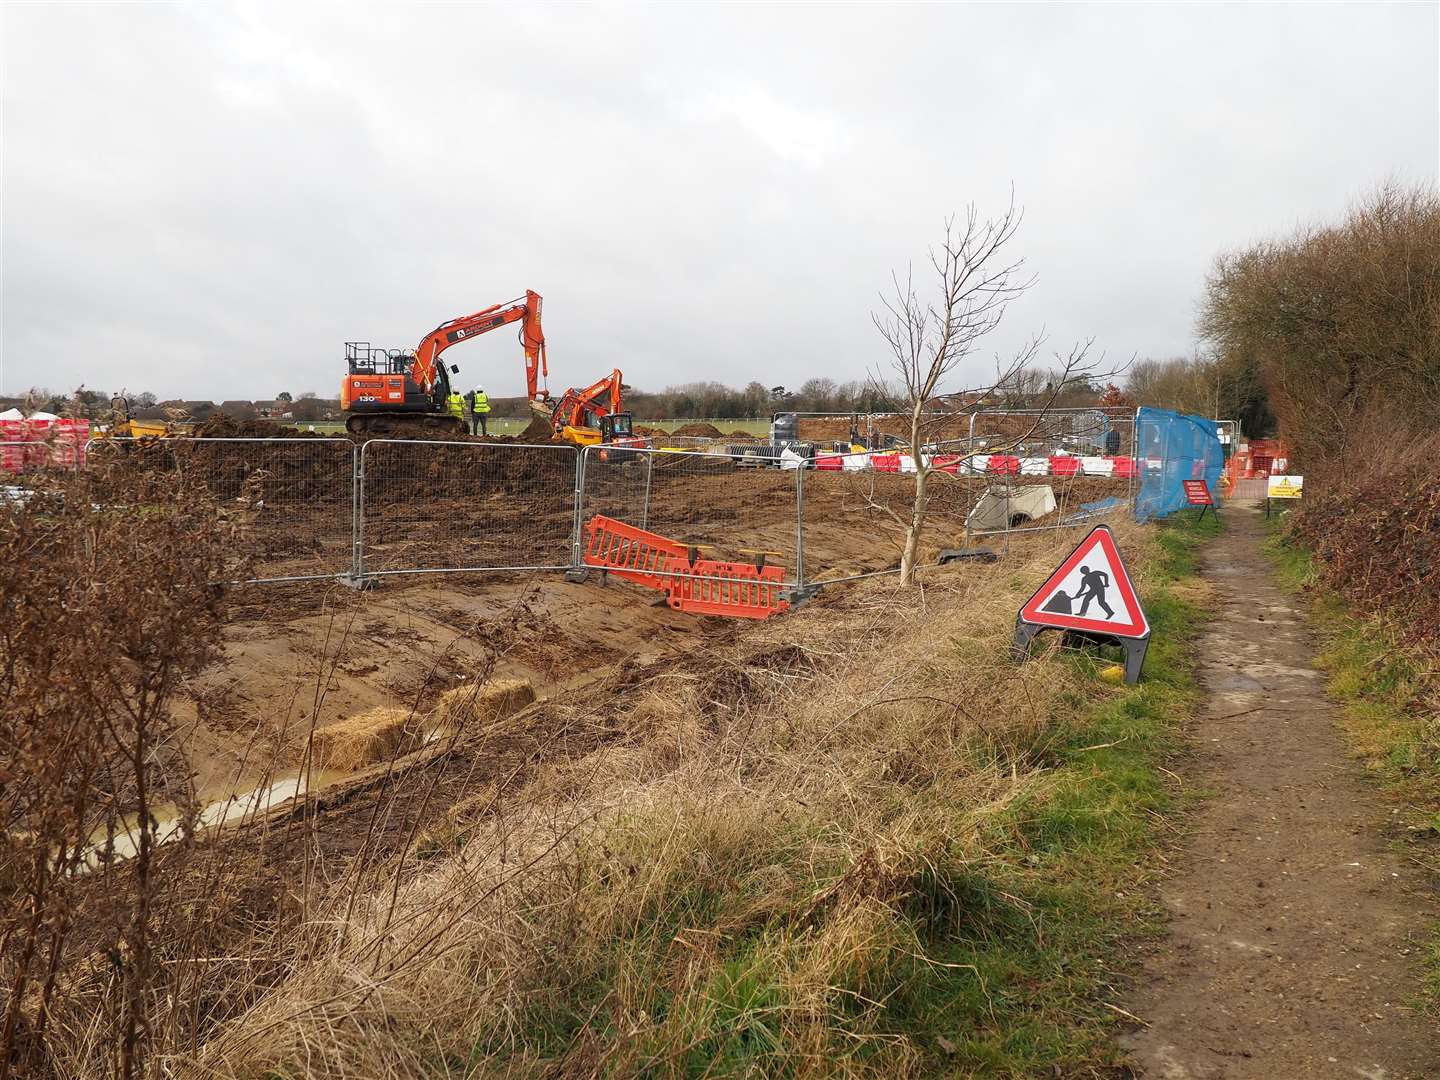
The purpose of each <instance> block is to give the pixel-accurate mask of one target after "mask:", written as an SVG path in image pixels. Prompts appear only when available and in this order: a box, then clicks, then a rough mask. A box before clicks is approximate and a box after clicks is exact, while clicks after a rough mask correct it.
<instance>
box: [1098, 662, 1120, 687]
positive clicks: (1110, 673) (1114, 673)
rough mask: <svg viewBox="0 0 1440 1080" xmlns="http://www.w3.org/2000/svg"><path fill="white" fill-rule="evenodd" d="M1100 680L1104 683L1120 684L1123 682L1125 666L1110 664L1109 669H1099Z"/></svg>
mask: <svg viewBox="0 0 1440 1080" xmlns="http://www.w3.org/2000/svg"><path fill="white" fill-rule="evenodd" d="M1100 678H1102V679H1104V680H1105V681H1106V682H1113V683H1121V682H1124V681H1125V666H1124V665H1123V664H1111V665H1110V666H1109V667H1106V668H1101V669H1100Z"/></svg>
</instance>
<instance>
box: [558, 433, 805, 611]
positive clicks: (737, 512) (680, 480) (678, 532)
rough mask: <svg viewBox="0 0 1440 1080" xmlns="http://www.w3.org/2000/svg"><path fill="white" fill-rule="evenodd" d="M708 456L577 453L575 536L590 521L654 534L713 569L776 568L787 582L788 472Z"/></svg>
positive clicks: (738, 458)
mask: <svg viewBox="0 0 1440 1080" xmlns="http://www.w3.org/2000/svg"><path fill="white" fill-rule="evenodd" d="M723 446H724V444H717V448H716V449H712V450H710V451H706V452H702V451H700V450H666V449H635V450H632V449H621V448H614V447H604V446H592V447H587V448H586V449H585V452H584V464H583V468H582V476H583V485H582V492H581V498H580V503H579V520H580V526H581V530H582V532H583V531H584V530H585V529H586V528H587V526H588V525H589V524H590V523H591V522H592V521H593V520H594V518H595V517H596V515H600V516H602V517H605V518H609V519H612V520H615V521H619V522H623V523H624V524H626V525H629V526H634V527H636V528H640V529H644V530H647V531H649V532H652V533H656V534H659V535H661V536H663V537H666V538H667V539H669V540H671V541H674V542H675V543H677V544H679V545H682V546H684V547H685V548H687V549H688V550H692V551H693V552H694V553H695V555H697V556H699V557H701V558H705V559H709V560H711V561H720V562H737V563H751V564H754V563H761V564H763V565H764V566H766V567H776V566H778V567H781V568H782V569H783V578H784V582H785V584H787V585H789V584H793V583H794V581H795V577H794V575H795V569H796V560H797V555H798V522H797V491H796V484H797V479H796V475H797V474H796V470H794V469H782V468H780V467H779V465H778V462H777V461H776V460H775V459H773V458H766V457H746V456H742V455H737V454H732V453H730V452H728V451H726V450H724V449H722V448H720V447H723Z"/></svg>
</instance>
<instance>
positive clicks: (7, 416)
mask: <svg viewBox="0 0 1440 1080" xmlns="http://www.w3.org/2000/svg"><path fill="white" fill-rule="evenodd" d="M89 439H90V421H88V420H66V419H63V418H61V417H59V416H54V415H52V414H50V413H35V414H34V415H32V416H25V415H24V414H23V413H21V412H20V410H19V409H10V410H7V411H6V412H3V413H0V443H4V446H3V448H0V471H4V472H9V473H18V472H21V471H22V470H24V469H34V468H41V467H44V466H53V467H57V468H65V469H71V468H77V467H79V466H83V465H84V464H85V444H86V443H87V442H88V441H89Z"/></svg>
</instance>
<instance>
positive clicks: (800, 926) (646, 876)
mask: <svg viewBox="0 0 1440 1080" xmlns="http://www.w3.org/2000/svg"><path fill="white" fill-rule="evenodd" d="M1120 533H1121V535H1120V541H1121V545H1122V548H1123V549H1124V550H1126V551H1127V552H1130V553H1132V557H1133V556H1134V555H1138V554H1140V553H1141V552H1147V551H1148V542H1147V541H1145V540H1144V539H1142V536H1141V534H1140V532H1139V531H1138V530H1132V529H1128V528H1122V529H1121V530H1120ZM1073 542H1074V537H1073V536H1071V535H1068V534H1062V535H1059V536H1055V537H1046V538H1041V539H1031V540H1027V541H1024V542H1023V543H1016V544H1012V551H1011V557H1010V558H1009V559H1007V560H1006V561H1005V562H1003V563H1001V564H998V565H995V566H990V567H981V566H965V567H962V568H955V569H946V570H937V571H933V572H932V573H931V581H930V584H929V585H928V586H927V587H926V588H925V589H924V590H923V591H909V592H904V593H900V592H897V591H895V589H894V587H893V585H892V584H891V583H889V582H885V581H881V582H875V583H870V584H867V585H865V586H862V587H859V588H857V589H855V590H854V591H852V592H849V593H847V594H845V599H844V600H843V601H841V602H840V603H838V604H833V605H831V604H826V603H824V602H822V603H820V604H817V605H814V606H812V607H810V608H808V609H806V610H803V611H801V612H800V613H798V614H796V615H795V616H793V617H791V618H789V619H786V620H781V621H776V622H774V623H772V624H765V625H764V626H761V627H756V628H754V630H753V631H752V634H753V637H752V638H750V639H749V641H750V644H751V645H756V644H757V643H758V645H759V646H760V647H761V648H760V651H759V652H757V653H754V654H752V655H768V659H767V660H765V661H764V662H756V663H752V664H750V665H748V666H745V667H740V668H735V669H730V668H727V667H726V666H725V664H724V662H723V658H722V657H720V656H717V657H716V658H715V660H714V662H712V663H710V664H708V665H707V664H705V663H699V664H696V665H694V666H691V667H682V668H679V669H675V670H673V671H670V672H660V673H657V674H656V675H655V676H654V677H650V678H645V679H641V680H640V681H639V682H638V683H637V684H627V685H622V686H618V687H615V688H612V692H607V693H597V694H596V695H594V698H593V700H589V701H585V702H578V703H569V704H568V705H566V706H565V707H563V708H559V707H557V708H555V709H550V710H548V711H547V712H546V713H545V717H547V718H548V720H547V721H546V722H553V723H556V724H557V725H559V727H557V730H561V729H563V730H567V731H576V730H594V731H597V732H598V731H601V730H604V731H606V732H609V733H610V734H611V736H612V737H610V738H608V739H605V740H603V741H597V745H598V746H599V748H598V749H594V750H593V751H591V752H588V753H585V752H578V753H577V752H574V751H573V748H574V746H575V745H577V744H576V743H573V742H572V743H566V744H564V745H566V746H567V747H570V748H571V752H570V753H569V755H568V756H567V755H563V754H551V755H541V756H542V758H543V761H542V762H540V763H539V764H538V767H536V768H534V769H532V770H530V771H529V772H527V774H526V776H525V778H524V780H523V782H522V783H519V784H517V785H516V786H515V787H514V788H513V789H512V790H509V791H508V792H507V793H506V796H505V798H504V799H501V798H500V797H499V787H498V786H497V787H494V788H492V789H491V790H488V791H481V792H480V794H479V795H477V796H475V797H473V798H471V799H469V800H467V801H466V802H465V803H463V804H461V805H458V806H456V807H454V808H453V809H452V812H451V814H450V815H449V818H448V821H447V824H446V828H447V837H446V844H447V848H446V850H454V849H455V848H458V850H457V851H454V853H453V854H448V855H445V856H444V857H441V858H439V859H436V860H433V861H431V862H429V863H428V865H427V866H426V868H425V869H424V870H422V871H420V872H414V873H408V874H406V875H405V876H404V877H403V879H402V878H400V877H396V878H395V879H394V880H393V882H392V884H388V885H386V887H385V888H384V889H381V890H377V891H376V892H375V893H373V894H372V895H369V896H361V897H354V896H351V897H345V898H343V899H341V900H337V901H336V903H335V905H334V906H333V907H332V908H331V909H330V910H326V911H321V912H319V913H317V914H316V915H315V916H314V917H313V918H312V920H311V921H310V923H309V925H308V926H307V927H305V928H304V932H303V933H301V934H298V935H297V941H303V942H304V955H303V956H299V955H297V956H296V957H295V959H294V962H293V963H292V964H291V968H292V974H291V975H290V976H289V977H288V978H286V979H284V980H283V981H281V982H280V983H279V985H278V986H276V987H275V988H274V989H273V991H271V992H269V993H267V994H265V995H263V996H262V997H261V998H260V999H259V1000H258V1001H256V1003H255V1004H254V1005H253V1007H251V1008H250V1009H249V1010H248V1011H247V1012H246V1013H245V1014H244V1015H243V1016H241V1017H239V1018H237V1019H235V1020H233V1021H231V1022H229V1023H227V1024H225V1025H224V1026H223V1027H222V1028H221V1029H220V1030H218V1031H217V1032H215V1033H214V1034H213V1035H212V1037H211V1038H210V1039H209V1040H208V1042H207V1044H206V1045H205V1046H204V1047H203V1048H202V1049H201V1050H200V1051H199V1052H198V1053H195V1054H192V1055H185V1056H182V1057H181V1058H179V1059H177V1060H175V1061H174V1062H172V1064H173V1066H174V1068H175V1070H176V1074H177V1075H190V1076H197V1077H199V1076H205V1077H211V1076H217V1075H224V1076H232V1075H234V1076H255V1077H259V1076H267V1075H269V1076H302V1075H303V1076H334V1077H342V1076H343V1077H376V1078H379V1077H422V1076H425V1077H430V1076H436V1075H530V1074H533V1073H534V1072H536V1071H542V1070H546V1069H555V1070H559V1071H560V1072H563V1073H564V1074H566V1075H600V1074H607V1075H611V1074H618V1075H626V1074H631V1073H640V1072H644V1073H647V1074H656V1075H679V1074H699V1073H703V1072H710V1073H712V1074H714V1073H726V1072H735V1071H742V1072H743V1071H746V1070H749V1071H750V1072H752V1073H753V1074H756V1075H769V1074H777V1073H785V1074H789V1075H825V1076H836V1075H841V1076H843V1075H886V1076H891V1075H906V1074H909V1073H912V1072H914V1071H915V1069H916V1068H917V1062H918V1061H919V1060H920V1058H921V1055H922V1050H923V1048H922V1047H920V1046H918V1045H917V1044H916V1043H915V1042H914V1041H913V1040H912V1039H911V1038H909V1037H906V1036H904V1035H899V1034H896V1033H894V1032H893V1031H890V1030H888V1028H887V1025H886V1023H885V1020H884V1018H885V1012H886V1005H885V1002H884V1001H883V1000H882V998H883V997H884V996H885V995H888V994H891V993H894V992H895V986H896V985H897V980H899V981H900V982H901V983H903V981H904V980H903V979H902V978H901V973H902V971H905V970H909V969H910V968H912V967H914V966H916V965H920V966H922V967H923V966H924V965H926V964H929V963H932V961H931V960H929V959H928V958H927V956H926V953H927V945H926V941H925V939H924V930H925V928H926V927H927V926H933V925H935V924H936V923H937V922H940V923H943V922H945V921H946V920H955V919H959V920H962V921H963V920H965V919H967V918H969V917H970V915H967V903H968V901H967V899H966V897H965V896H964V895H962V888H961V885H959V884H957V883H962V882H964V881H966V880H968V879H969V877H970V876H971V875H983V872H984V870H985V868H986V866H987V865H988V864H989V862H990V860H992V858H993V857H994V852H995V850H996V848H997V847H998V846H1001V845H1013V844H1015V843H1016V842H1017V837H1016V833H1015V825H1014V822H1015V820H1016V810H1017V807H1020V806H1024V807H1026V808H1027V811H1026V812H1027V813H1039V812H1040V808H1043V807H1044V806H1046V804H1047V802H1048V801H1050V800H1052V799H1054V798H1057V797H1058V795H1057V789H1056V782H1055V780H1054V778H1053V776H1052V775H1051V773H1050V770H1049V765H1050V763H1051V756H1050V755H1051V746H1050V740H1051V739H1052V738H1053V737H1054V721H1055V717H1056V716H1057V715H1059V714H1066V713H1073V711H1074V709H1075V708H1076V706H1077V703H1080V702H1083V700H1085V698H1084V695H1086V694H1093V693H1095V692H1096V691H1095V689H1094V686H1093V683H1090V682H1088V681H1086V680H1084V679H1083V678H1082V677H1081V676H1080V675H1078V674H1077V673H1076V671H1075V669H1074V667H1073V665H1068V664H1064V663H1060V662H1058V661H1057V660H1056V658H1054V657H1050V658H1048V659H1047V658H1042V659H1041V660H1040V661H1039V662H1036V663H1031V664H1027V665H1024V666H1022V667H1014V666H1012V665H1010V664H1009V663H1008V662H1007V661H1006V660H1004V656H1005V652H1006V648H1007V646H1008V644H1009V637H1010V632H1011V626H1012V623H1013V618H1014V611H1015V609H1016V607H1017V606H1018V603H1019V602H1020V601H1021V600H1023V599H1024V596H1025V595H1026V594H1027V593H1028V590H1029V589H1030V588H1033V586H1034V584H1035V582H1036V581H1037V580H1038V578H1039V577H1040V576H1041V575H1042V574H1043V573H1044V572H1045V571H1046V570H1047V569H1049V567H1050V566H1052V565H1053V563H1054V561H1055V559H1056V556H1057V555H1058V554H1059V553H1061V551H1062V549H1065V548H1067V547H1068V545H1070V544H1072V543H1073ZM767 641H768V642H769V643H770V648H771V649H772V651H771V652H770V653H769V654H765V653H764V648H763V647H764V646H765V643H766V642H767ZM464 689H466V688H462V690H464ZM471 690H472V692H473V688H471ZM447 707H448V708H453V704H452V705H451V706H447ZM539 708H545V707H543V706H542V707H539ZM526 715H527V716H529V715H530V714H529V713H527V714H526ZM537 722H538V721H537ZM617 733H618V735H617ZM475 737H482V738H483V735H478V736H475ZM581 743H583V740H581ZM977 917H978V915H977ZM887 987H888V988H889V989H887ZM876 995H880V996H879V997H877V996H876Z"/></svg>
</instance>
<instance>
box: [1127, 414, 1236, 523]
mask: <svg viewBox="0 0 1440 1080" xmlns="http://www.w3.org/2000/svg"><path fill="white" fill-rule="evenodd" d="M1135 457H1136V459H1137V460H1136V466H1137V468H1138V470H1139V473H1140V491H1139V494H1138V495H1136V497H1135V520H1136V521H1150V520H1152V519H1154V518H1162V517H1165V516H1167V515H1169V514H1173V513H1174V512H1175V511H1176V510H1182V509H1184V508H1185V507H1186V506H1188V505H1189V503H1188V502H1187V500H1186V498H1185V486H1184V483H1185V481H1186V480H1204V481H1205V486H1206V487H1208V488H1209V489H1210V497H1211V498H1212V499H1214V500H1215V504H1216V505H1217V506H1218V505H1219V504H1220V471H1221V469H1222V468H1223V467H1224V464H1225V457H1224V451H1223V450H1222V448H1221V445H1220V436H1219V433H1218V432H1217V430H1216V425H1215V421H1214V420H1207V419H1205V418H1204V417H1203V416H1186V415H1184V414H1183V413H1177V412H1171V411H1170V410H1169V409H1152V408H1149V407H1148V406H1146V407H1142V408H1141V409H1140V412H1139V415H1138V416H1137V417H1136V419H1135Z"/></svg>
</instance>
